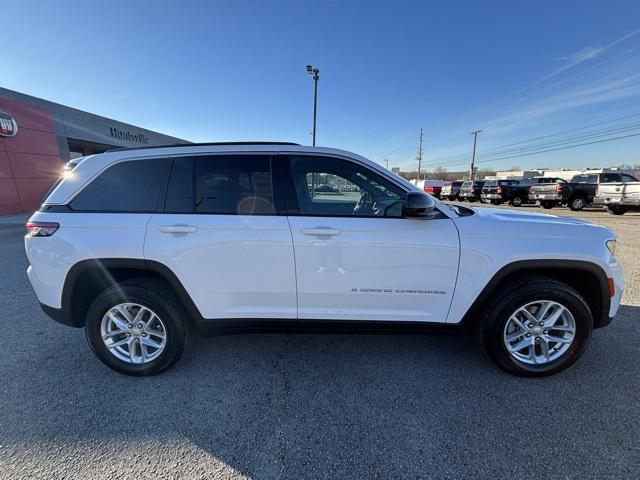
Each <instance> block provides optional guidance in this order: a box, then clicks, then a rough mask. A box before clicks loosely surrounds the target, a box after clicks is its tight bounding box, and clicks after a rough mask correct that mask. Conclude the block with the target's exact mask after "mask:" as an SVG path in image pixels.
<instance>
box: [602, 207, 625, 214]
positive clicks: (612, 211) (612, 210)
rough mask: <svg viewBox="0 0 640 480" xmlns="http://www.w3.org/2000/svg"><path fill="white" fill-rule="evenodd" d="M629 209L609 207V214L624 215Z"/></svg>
mask: <svg viewBox="0 0 640 480" xmlns="http://www.w3.org/2000/svg"><path fill="white" fill-rule="evenodd" d="M627 211H628V210H627V209H626V208H625V207H621V206H620V205H609V206H607V212H609V213H610V214H612V215H624V214H625V213H627Z"/></svg>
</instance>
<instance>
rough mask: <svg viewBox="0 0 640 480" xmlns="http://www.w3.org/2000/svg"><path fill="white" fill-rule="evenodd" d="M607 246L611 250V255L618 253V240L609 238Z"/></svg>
mask: <svg viewBox="0 0 640 480" xmlns="http://www.w3.org/2000/svg"><path fill="white" fill-rule="evenodd" d="M606 245H607V248H608V249H609V251H610V252H611V255H615V254H616V241H615V240H607V242H606Z"/></svg>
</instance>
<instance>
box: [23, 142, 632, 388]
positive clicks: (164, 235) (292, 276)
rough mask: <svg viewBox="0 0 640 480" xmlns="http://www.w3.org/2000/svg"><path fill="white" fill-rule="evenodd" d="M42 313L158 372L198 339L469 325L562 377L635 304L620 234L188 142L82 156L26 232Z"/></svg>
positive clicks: (355, 171) (314, 158)
mask: <svg viewBox="0 0 640 480" xmlns="http://www.w3.org/2000/svg"><path fill="white" fill-rule="evenodd" d="M25 247H26V251H27V255H28V257H29V262H30V266H29V268H28V275H29V279H30V281H31V284H32V285H33V288H34V289H35V291H36V294H37V296H38V299H39V301H40V303H41V305H42V308H43V309H44V311H45V312H46V313H47V314H48V315H49V316H50V317H52V318H53V319H55V320H57V321H59V322H61V323H64V324H66V325H70V326H74V327H85V331H86V335H87V339H88V341H89V344H90V345H91V348H92V349H93V350H94V352H95V353H96V355H97V356H98V358H99V359H100V360H101V361H102V362H104V363H105V364H106V365H108V366H109V367H111V368H113V369H115V370H117V371H119V372H122V373H126V374H130V375H152V374H156V373H159V372H161V371H163V370H165V369H167V368H169V367H170V366H171V365H173V364H174V363H175V362H176V360H178V358H179V357H180V354H181V353H182V350H183V347H184V344H185V338H186V336H187V333H188V332H189V331H191V330H196V331H198V332H201V333H218V334H220V333H230V332H238V331H240V332H246V331H258V330H259V331H264V330H269V329H271V330H278V331H283V330H284V331H292V330H296V331H299V330H304V331H306V330H308V329H316V330H318V329H319V330H321V331H334V330H341V329H343V327H345V326H348V327H349V330H350V331H363V330H367V331H371V330H385V331H386V330H389V329H390V327H393V330H395V331H407V330H408V331H418V330H423V329H425V327H427V326H431V327H438V328H440V329H443V328H444V329H449V330H463V329H464V330H466V328H464V327H471V328H470V330H472V331H475V332H476V334H477V335H478V336H479V338H480V339H481V340H482V342H483V344H484V346H485V348H486V350H487V352H488V354H489V356H490V357H491V359H492V360H493V361H494V362H495V363H496V364H497V365H498V366H500V367H501V368H503V369H505V370H506V371H508V372H511V373H514V374H518V375H527V376H541V375H549V374H552V373H555V372H558V371H560V370H562V369H564V368H566V367H568V366H569V365H571V364H572V363H573V362H574V361H576V360H577V359H578V358H579V357H580V356H581V355H582V353H583V352H584V350H585V348H586V346H587V344H588V343H589V339H590V337H591V332H592V330H593V329H594V328H598V327H602V326H605V325H607V324H608V323H609V322H610V321H611V318H612V317H613V316H614V315H615V313H616V311H617V309H618V306H619V303H620V297H621V294H622V269H621V267H620V265H619V264H618V263H617V262H616V259H615V257H614V255H613V251H614V247H615V236H614V234H613V233H612V232H611V231H610V230H608V229H606V228H603V227H599V226H596V225H592V224H589V223H585V222H582V221H579V220H574V219H571V218H559V217H554V216H550V215H541V214H526V213H521V212H518V213H514V212H512V211H507V210H496V209H488V208H479V209H470V208H467V207H462V206H458V207H450V206H446V205H444V204H441V203H440V202H438V201H437V200H435V199H433V198H432V197H430V196H429V195H426V194H425V193H423V192H420V191H419V190H417V189H416V187H414V186H413V185H411V184H410V183H408V182H406V181H404V180H403V179H402V178H400V177H399V176H396V175H393V174H391V173H389V172H388V171H387V170H385V169H384V168H382V167H380V166H379V165H377V164H375V163H373V162H371V161H369V160H366V159H364V158H362V157H360V156H358V155H355V154H352V153H349V152H345V151H341V150H334V149H329V148H316V147H313V148H310V147H303V146H299V145H295V144H290V143H245V144H233V143H227V144H190V145H184V146H183V145H180V146H170V147H157V148H140V149H133V150H114V151H109V152H106V153H103V154H100V155H94V156H90V157H85V158H82V159H80V161H79V162H78V163H77V165H76V166H75V168H74V169H73V170H71V171H69V172H67V173H66V175H65V176H64V177H63V178H62V179H61V180H60V181H59V182H58V183H57V184H56V185H55V186H54V187H53V188H52V190H51V192H50V193H49V195H48V196H47V198H46V200H45V201H44V203H43V205H42V207H41V208H40V210H38V211H37V212H35V213H34V214H33V216H32V217H31V218H30V219H29V221H28V223H27V236H26V238H25Z"/></svg>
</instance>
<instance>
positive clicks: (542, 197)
mask: <svg viewBox="0 0 640 480" xmlns="http://www.w3.org/2000/svg"><path fill="white" fill-rule="evenodd" d="M529 198H530V199H531V200H539V201H541V202H544V201H554V202H560V201H562V195H558V194H557V193H531V194H529Z"/></svg>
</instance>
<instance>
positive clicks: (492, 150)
mask: <svg viewBox="0 0 640 480" xmlns="http://www.w3.org/2000/svg"><path fill="white" fill-rule="evenodd" d="M636 117H640V113H634V114H631V115H624V116H620V117H614V118H611V119H608V120H603V121H599V122H595V123H590V124H588V125H584V126H582V127H576V128H571V129H568V130H561V131H559V132H555V133H551V134H547V135H541V136H538V137H532V138H527V139H524V140H519V141H517V142H512V143H507V144H504V145H498V146H496V147H491V148H489V149H486V150H484V152H483V153H482V155H483V156H486V154H487V153H489V154H494V153H497V151H502V150H503V149H505V148H507V147H512V146H515V145H522V144H526V143H530V142H534V141H536V140H542V139H545V138H551V137H557V136H559V135H563V134H565V133H571V132H577V131H580V130H585V129H587V128H591V127H597V126H600V125H606V124H609V123H615V122H619V121H621V120H627V119H630V118H636ZM502 153H504V152H502ZM502 153H501V154H502ZM469 158H470V157H469V154H468V153H459V154H455V155H447V156H444V157H439V158H436V159H434V160H433V163H428V164H425V165H424V166H429V167H431V166H445V165H446V164H450V162H446V163H444V164H443V163H442V160H448V159H451V160H453V159H456V160H458V159H459V160H461V161H462V160H463V159H469ZM465 163H468V161H466V162H465ZM455 165H460V163H455Z"/></svg>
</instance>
